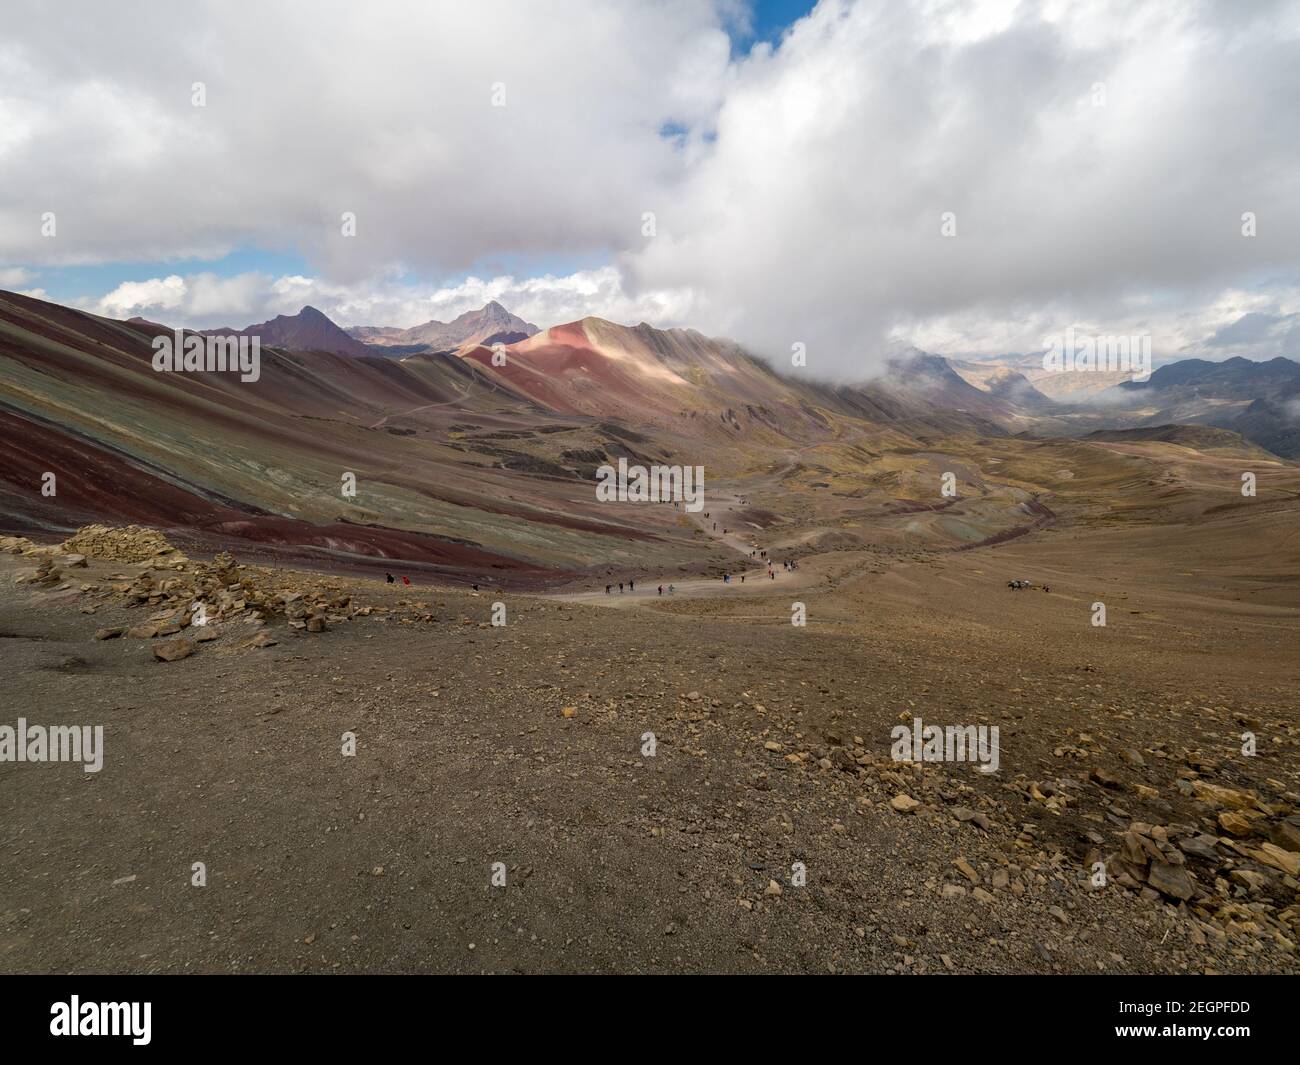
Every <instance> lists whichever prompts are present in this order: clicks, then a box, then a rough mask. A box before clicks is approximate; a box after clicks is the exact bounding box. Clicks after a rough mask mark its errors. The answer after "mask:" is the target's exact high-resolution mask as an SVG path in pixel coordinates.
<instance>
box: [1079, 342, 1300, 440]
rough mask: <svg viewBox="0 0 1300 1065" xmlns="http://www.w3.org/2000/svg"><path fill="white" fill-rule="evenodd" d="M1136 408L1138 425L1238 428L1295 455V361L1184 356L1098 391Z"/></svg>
mask: <svg viewBox="0 0 1300 1065" xmlns="http://www.w3.org/2000/svg"><path fill="white" fill-rule="evenodd" d="M1101 398H1102V399H1103V400H1105V401H1109V402H1114V403H1116V404H1119V405H1121V406H1123V407H1127V408H1129V409H1136V410H1138V411H1139V412H1140V413H1141V414H1142V420H1141V421H1140V422H1139V424H1141V425H1154V424H1157V423H1164V422H1183V423H1191V424H1197V425H1212V426H1217V427H1219V428H1221V429H1228V430H1231V431H1233V432H1238V433H1240V434H1241V435H1242V436H1244V437H1245V438H1246V439H1247V440H1250V441H1251V442H1253V443H1256V444H1258V445H1260V446H1261V447H1264V448H1267V449H1268V450H1269V451H1272V452H1273V453H1274V454H1275V455H1281V456H1282V457H1284V458H1298V457H1300V363H1297V362H1294V361H1292V360H1291V359H1286V358H1283V357H1281V356H1278V357H1277V358H1274V359H1269V360H1268V361H1267V362H1255V361H1252V360H1251V359H1243V358H1241V357H1240V356H1234V357H1233V358H1230V359H1224V360H1223V361H1222V362H1209V361H1207V360H1205V359H1184V360H1182V361H1181V362H1175V363H1171V364H1169V365H1167V366H1162V367H1160V369H1158V370H1156V371H1155V372H1154V373H1152V375H1151V377H1150V379H1149V380H1147V381H1127V382H1124V383H1123V384H1121V385H1119V386H1118V387H1116V388H1113V389H1111V390H1110V391H1109V392H1106V393H1104V394H1103V395H1102V397H1101Z"/></svg>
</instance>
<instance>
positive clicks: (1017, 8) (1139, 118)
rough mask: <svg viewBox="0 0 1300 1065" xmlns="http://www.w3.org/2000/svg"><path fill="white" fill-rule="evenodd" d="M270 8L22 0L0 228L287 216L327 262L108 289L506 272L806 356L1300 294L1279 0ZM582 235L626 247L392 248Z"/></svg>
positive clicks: (104, 232) (564, 297)
mask: <svg viewBox="0 0 1300 1065" xmlns="http://www.w3.org/2000/svg"><path fill="white" fill-rule="evenodd" d="M249 19H250V16H249V14H248V13H247V11H246V10H245V9H244V8H243V7H241V6H238V5H215V4H214V5H209V6H203V7H199V8H186V9H184V10H181V9H178V8H175V7H173V6H170V5H161V4H159V5H156V6H155V5H144V6H141V7H139V8H137V9H135V11H134V12H133V17H132V18H121V17H120V14H119V13H118V12H116V11H113V10H110V9H109V8H106V7H105V6H104V5H102V4H98V3H84V4H75V3H69V4H61V5H58V6H57V7H56V8H53V9H51V8H49V7H48V6H47V5H41V4H36V3H34V2H20V3H18V4H17V8H16V11H11V12H10V13H9V14H8V16H7V21H6V34H7V42H6V45H5V46H3V47H0V168H3V169H4V171H5V172H7V173H11V174H21V175H22V180H21V181H9V182H3V183H0V248H3V249H5V251H4V254H5V257H6V261H9V262H18V263H24V264H26V265H27V266H28V267H35V266H40V265H44V264H54V263H68V262H89V261H115V262H126V261H131V260H135V261H156V260H164V261H165V260H168V259H175V258H180V257H184V256H189V255H200V256H204V255H219V254H221V253H223V252H224V251H227V250H229V249H233V248H248V247H262V248H281V249H289V250H291V251H296V252H298V253H299V254H301V255H303V256H304V257H305V259H306V261H307V263H308V269H307V271H306V272H307V273H308V274H309V275H310V276H309V277H304V278H285V277H281V278H271V277H260V276H259V275H241V276H240V277H237V278H227V279H218V278H215V277H207V278H204V277H203V276H202V275H195V276H193V277H185V278H184V279H183V285H184V291H183V294H182V295H180V296H177V293H176V290H175V287H174V284H173V283H172V279H171V278H155V279H153V280H152V281H141V282H132V284H135V285H143V286H145V288H143V289H140V288H132V287H130V286H127V285H123V286H121V287H120V288H119V289H118V290H117V291H115V292H114V293H110V294H109V295H108V296H106V297H103V298H102V299H101V300H96V301H92V302H94V303H95V304H96V305H102V306H105V307H108V306H111V307H115V308H117V307H120V308H123V309H124V310H125V309H130V308H135V313H141V312H142V310H143V309H144V306H145V305H144V304H142V303H141V302H140V301H142V300H155V301H157V302H155V303H154V304H153V306H156V307H158V308H160V309H162V310H168V311H171V312H174V315H176V316H180V317H185V316H189V317H190V318H191V324H217V323H218V321H221V322H223V323H224V322H235V323H237V324H239V323H245V322H249V321H255V320H259V319H261V318H263V317H266V316H268V312H272V313H274V312H281V311H294V310H297V309H298V308H299V307H300V306H301V305H302V304H303V303H312V304H314V305H316V306H319V307H320V308H321V309H322V310H324V311H326V313H329V314H331V315H332V316H333V317H336V318H337V319H338V320H340V321H342V322H344V323H346V324H353V323H356V324H361V323H365V324H380V325H410V324H415V323H416V322H420V321H424V320H427V319H428V318H431V317H439V318H448V317H452V316H454V314H455V313H458V312H459V311H460V310H465V309H468V308H469V307H471V306H479V305H481V304H482V303H483V302H484V301H485V299H489V298H495V299H499V300H500V301H501V302H502V303H504V304H505V305H506V306H508V307H510V308H511V309H512V310H514V311H515V312H516V313H519V314H521V315H523V316H525V317H527V318H529V319H530V320H533V321H536V322H538V324H542V325H545V324H549V323H552V322H556V321H562V320H567V319H572V318H577V317H581V316H582V315H584V314H588V313H590V314H597V315H601V316H603V317H610V318H614V319H616V320H621V321H635V320H639V319H641V318H646V319H648V320H650V321H652V322H654V323H655V324H659V325H675V324H687V323H689V324H692V325H695V326H697V327H699V328H701V329H703V330H705V331H706V332H711V333H715V334H720V335H730V336H734V337H735V338H736V339H738V340H740V341H742V342H744V343H747V344H748V345H750V346H751V347H753V348H754V349H755V350H757V351H759V352H760V353H766V354H769V355H772V356H777V357H780V358H781V359H782V360H783V361H784V359H785V357H786V356H787V355H788V352H789V350H790V345H791V344H792V343H793V342H795V341H802V342H804V343H805V344H806V345H807V347H808V357H809V369H810V371H811V372H815V373H817V374H820V375H838V376H846V377H853V376H861V375H863V374H864V373H866V372H868V371H869V370H870V369H871V368H872V367H873V365H874V363H875V362H876V360H877V359H878V356H879V354H880V352H881V351H882V350H883V349H884V348H885V346H886V345H887V344H888V343H889V342H890V341H891V340H892V339H895V338H899V337H902V338H904V339H911V340H913V341H914V342H917V343H919V344H921V345H922V346H926V345H927V344H930V345H934V346H937V347H940V348H941V349H949V350H953V351H968V352H969V351H978V350H984V351H991V350H997V349H999V348H1002V349H1005V348H1011V349H1014V350H1025V349H1032V348H1033V347H1035V346H1037V345H1038V344H1040V343H1041V340H1042V337H1043V336H1044V335H1046V334H1049V333H1053V332H1057V331H1059V330H1060V329H1061V328H1063V327H1064V326H1066V325H1070V324H1077V325H1079V326H1080V327H1084V326H1087V327H1091V328H1093V329H1094V331H1097V332H1102V333H1121V332H1133V331H1136V330H1139V329H1141V328H1142V326H1143V324H1144V323H1145V325H1146V327H1147V328H1146V331H1149V332H1151V333H1152V334H1153V346H1155V347H1156V348H1157V349H1158V350H1166V351H1171V352H1172V351H1178V350H1183V349H1185V348H1187V347H1188V346H1189V345H1192V346H1194V345H1196V344H1199V343H1201V342H1202V341H1204V340H1205V338H1207V337H1208V336H1211V335H1213V334H1215V333H1216V332H1217V331H1218V330H1219V329H1221V328H1223V327H1224V326H1226V325H1228V324H1230V323H1231V322H1232V321H1234V320H1235V318H1236V317H1240V316H1241V314H1244V313H1247V312H1248V311H1249V310H1251V309H1260V308H1262V309H1263V310H1266V311H1267V312H1268V313H1276V314H1284V313H1290V312H1289V311H1288V310H1287V307H1288V306H1289V305H1290V304H1289V300H1290V298H1291V297H1290V296H1289V295H1288V294H1289V293H1291V292H1292V291H1293V290H1294V289H1295V287H1296V285H1297V277H1300V252H1298V251H1297V249H1300V202H1298V201H1297V200H1296V197H1295V192H1294V190H1295V187H1296V184H1297V180H1296V178H1297V173H1296V170H1297V164H1296V159H1295V155H1294V145H1295V142H1296V137H1297V129H1296V127H1297V123H1300V117H1297V112H1296V110H1295V108H1294V106H1293V101H1294V100H1295V99H1296V98H1297V97H1300V5H1298V4H1296V3H1294V2H1290V0H1274V2H1260V3H1251V4H1232V3H1213V2H1209V0H1206V2H1202V3H1188V4H1167V3H1157V2H1146V3H1132V2H1131V0H1078V2H1069V3H1065V2H1062V0H1041V2H1035V0H1023V2H1020V3H1012V2H1010V0H972V2H962V0H915V2H913V3H904V2H902V0H860V2H856V3H855V2H850V0H822V3H821V4H820V5H819V6H818V7H817V8H816V10H815V11H814V12H813V13H812V14H811V15H810V16H808V17H807V18H805V19H803V20H801V21H800V22H799V23H798V24H797V25H796V26H795V27H794V28H793V30H792V32H790V33H789V34H788V35H787V36H786V37H785V39H784V40H783V42H782V44H781V45H780V47H779V48H777V49H775V50H773V49H771V48H769V47H766V46H763V47H758V48H756V49H754V51H753V52H752V53H751V54H750V55H748V56H744V57H741V58H738V59H735V60H733V59H731V58H730V55H729V44H728V39H727V36H726V29H727V27H728V26H735V25H738V24H743V23H744V22H745V19H746V13H745V11H744V10H743V8H739V7H738V6H737V3H736V0H723V2H719V3H717V4H711V3H708V2H705V0H669V2H667V3H663V4H649V3H632V2H629V3H619V4H595V3H591V2H587V0H560V2H558V3H548V4H544V5H543V4H518V3H510V2H507V0H487V2H485V3H476V4H473V5H466V4H461V3H452V2H437V3H427V4H419V5H411V6H409V7H408V6H402V7H396V6H388V5H384V4H377V5H376V4H370V5H355V4H344V3H342V2H337V3H327V4H322V5H316V6H314V7H313V8H312V13H311V17H310V18H309V19H305V18H303V13H302V9H301V8H299V7H297V6H293V5H288V4H283V3H275V2H269V3H265V4H262V5H260V6H259V8H258V13H257V16H256V32H250V27H249V24H248V23H249ZM194 81H203V82H205V83H206V86H207V99H208V104H207V106H206V107H204V108H194V107H191V106H190V91H191V90H190V86H191V83H192V82H194ZM496 82H502V83H504V86H505V93H506V106H505V107H503V108H496V107H493V106H492V103H491V90H492V86H493V84H494V83H496ZM1097 86H1100V87H1101V90H1102V92H1103V93H1104V106H1096V102H1097V98H1098V92H1097V89H1096V87H1097ZM668 124H671V125H672V126H673V127H674V128H681V129H684V131H685V132H684V134H683V135H682V136H680V137H665V136H662V135H661V132H660V131H661V129H663V127H665V125H668ZM44 210H56V211H57V212H58V218H59V236H58V237H57V238H56V239H53V240H50V239H43V238H41V237H40V235H39V230H38V219H39V215H40V212H41V211H44ZM342 211H355V212H356V214H357V216H358V230H357V236H356V237H354V238H348V237H343V236H341V235H340V233H339V215H340V213H341V212H342ZM644 211H653V212H655V214H656V222H657V235H655V236H653V237H649V238H646V237H643V236H642V234H641V218H642V212H644ZM1244 211H1252V212H1254V213H1255V215H1256V217H1257V219H1258V223H1257V224H1258V235H1257V236H1256V237H1253V238H1245V237H1243V236H1241V234H1240V225H1241V223H1240V217H1241V214H1242V212H1244ZM944 212H953V213H954V215H955V216H956V225H957V235H956V236H955V237H943V236H941V233H940V220H941V216H942V214H943V213H944ZM559 256H565V257H572V256H580V257H581V260H580V261H584V262H591V261H600V259H601V258H602V257H604V258H606V259H607V260H608V261H609V262H610V263H611V264H612V265H611V266H610V267H608V268H605V269H596V270H584V271H578V272H575V273H571V274H567V275H565V276H550V275H547V276H542V277H534V278H524V277H520V276H510V275H509V274H508V272H507V270H506V269H504V268H503V269H501V270H493V271H490V272H491V273H496V274H500V275H501V276H493V277H491V278H490V279H487V278H479V277H472V278H469V279H468V280H464V281H459V282H456V283H454V284H446V285H444V286H442V287H439V285H438V284H437V283H436V281H434V282H432V283H430V284H428V285H425V286H420V285H413V284H409V283H405V284H404V283H402V282H400V281H398V280H396V279H398V278H410V277H425V278H431V279H438V278H447V277H462V276H464V274H465V273H466V272H467V271H470V270H475V269H477V271H478V272H479V273H483V272H484V271H483V269H482V267H481V266H477V265H476V264H481V263H485V262H498V261H500V262H507V263H511V264H514V263H520V262H522V263H528V262H538V261H541V262H546V261H548V259H549V260H550V261H554V259H555V258H556V257H559ZM512 268H513V269H514V270H515V274H516V275H518V273H519V270H518V268H515V267H512ZM169 285H170V286H171V287H168V286H169ZM150 286H153V287H150ZM158 286H162V287H158ZM167 300H172V303H171V304H170V305H169V304H167V303H166V302H165V301H167ZM1252 300H1253V301H1255V302H1256V303H1258V304H1259V305H1260V306H1259V308H1251V307H1250V306H1248V305H1249V304H1250V303H1251V301H1252ZM128 305H129V306H128ZM1252 321H1253V322H1255V323H1256V324H1258V322H1259V320H1258V319H1253V320H1252ZM1279 328H1280V327H1279ZM1237 332H1238V333H1241V332H1242V331H1241V330H1238V331H1237ZM1259 335H1260V336H1265V337H1271V336H1276V335H1277V333H1276V330H1274V331H1273V332H1272V333H1269V332H1267V331H1263V332H1260V334H1259ZM1288 335H1289V334H1288Z"/></svg>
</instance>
